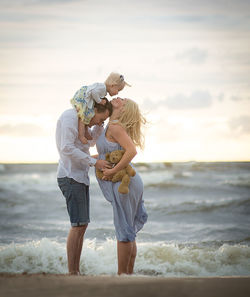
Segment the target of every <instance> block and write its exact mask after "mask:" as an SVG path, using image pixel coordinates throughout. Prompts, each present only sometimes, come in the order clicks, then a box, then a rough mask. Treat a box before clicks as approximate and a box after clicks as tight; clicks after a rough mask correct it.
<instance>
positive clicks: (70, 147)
mask: <svg viewBox="0 0 250 297" xmlns="http://www.w3.org/2000/svg"><path fill="white" fill-rule="evenodd" d="M60 132H61V133H60V148H59V149H60V152H61V154H62V155H64V156H68V157H69V158H71V159H73V160H76V161H79V162H80V163H81V164H82V165H85V166H86V165H89V166H94V165H95V163H96V159H95V158H92V157H91V156H90V155H89V154H87V153H85V152H83V151H82V150H80V149H79V148H77V147H76V146H75V141H76V139H77V138H78V131H77V129H76V127H74V119H67V120H66V119H65V120H64V121H61V131H60Z"/></svg>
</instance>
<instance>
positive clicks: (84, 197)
mask: <svg viewBox="0 0 250 297" xmlns="http://www.w3.org/2000/svg"><path fill="white" fill-rule="evenodd" d="M57 183H58V186H59V188H60V190H61V191H62V193H63V196H64V197H65V199H66V204H67V210H68V214H69V218H70V222H71V226H72V227H75V226H82V225H86V224H88V223H89V222H90V220H89V186H86V185H85V184H83V183H78V182H77V181H75V180H74V179H73V178H68V177H63V178H58V179H57Z"/></svg>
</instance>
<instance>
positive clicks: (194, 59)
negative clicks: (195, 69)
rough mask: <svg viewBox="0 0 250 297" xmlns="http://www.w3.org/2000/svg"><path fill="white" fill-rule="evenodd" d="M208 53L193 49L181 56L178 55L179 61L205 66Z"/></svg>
mask: <svg viewBox="0 0 250 297" xmlns="http://www.w3.org/2000/svg"><path fill="white" fill-rule="evenodd" d="M207 56H208V53H207V51H205V50H202V49H199V48H191V49H189V50H187V51H185V52H183V53H181V54H177V55H176V59H177V60H184V61H185V60H186V61H188V62H189V63H191V64H203V63H205V62H206V59H207Z"/></svg>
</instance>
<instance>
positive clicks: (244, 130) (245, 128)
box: [228, 115, 250, 134]
mask: <svg viewBox="0 0 250 297" xmlns="http://www.w3.org/2000/svg"><path fill="white" fill-rule="evenodd" d="M228 125H229V127H230V129H231V130H232V131H234V132H237V134H250V116H248V115H243V116H239V117H234V118H231V119H230V120H229V122H228Z"/></svg>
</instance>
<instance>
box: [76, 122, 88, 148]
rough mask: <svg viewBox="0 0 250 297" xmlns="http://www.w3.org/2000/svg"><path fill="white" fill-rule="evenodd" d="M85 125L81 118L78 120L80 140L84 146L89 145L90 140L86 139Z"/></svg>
mask: <svg viewBox="0 0 250 297" xmlns="http://www.w3.org/2000/svg"><path fill="white" fill-rule="evenodd" d="M85 128H86V126H85V124H84V123H83V121H82V120H81V119H80V118H79V119H78V138H79V139H80V140H81V142H82V143H83V144H87V143H88V139H87V138H86V137H85V131H86V130H85Z"/></svg>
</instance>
